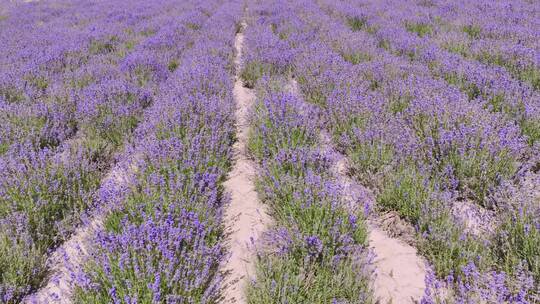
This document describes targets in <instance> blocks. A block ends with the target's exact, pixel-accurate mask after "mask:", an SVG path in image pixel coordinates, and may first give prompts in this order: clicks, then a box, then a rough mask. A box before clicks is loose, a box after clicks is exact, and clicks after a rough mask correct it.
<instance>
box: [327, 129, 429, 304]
mask: <svg viewBox="0 0 540 304" xmlns="http://www.w3.org/2000/svg"><path fill="white" fill-rule="evenodd" d="M321 143H322V145H323V149H327V150H329V151H331V152H332V153H333V154H334V155H335V157H336V161H335V164H334V168H333V171H334V174H335V175H336V177H337V179H338V183H339V184H340V185H342V187H343V193H344V196H345V198H346V200H347V201H348V203H349V204H351V207H352V208H358V207H359V204H368V205H369V206H373V204H374V203H375V199H374V195H373V194H372V193H371V191H370V190H369V189H367V188H365V187H363V186H362V185H360V184H358V183H356V182H355V181H353V180H352V179H351V178H350V177H349V176H348V175H347V168H348V167H349V165H348V160H347V158H346V157H345V156H344V155H342V154H341V153H339V152H337V151H336V150H335V149H334V148H333V147H332V141H331V138H330V136H329V134H328V133H326V132H325V131H322V132H321ZM368 233H369V236H368V237H369V246H370V248H371V250H373V253H374V254H375V259H374V261H373V263H374V268H375V278H374V282H373V290H374V294H375V298H376V299H377V301H378V303H381V304H386V303H394V304H395V303H400V304H406V303H417V302H419V301H420V299H421V298H422V296H423V295H424V290H425V288H426V284H425V281H424V280H425V277H426V264H427V263H426V261H425V260H424V259H423V258H422V257H421V256H419V255H418V254H417V250H416V248H414V247H413V246H411V245H409V244H407V243H405V242H404V241H402V240H400V239H396V238H392V237H390V236H389V235H388V233H387V232H386V231H384V230H382V229H381V228H379V226H378V221H377V219H376V218H374V219H370V220H369V221H368Z"/></svg>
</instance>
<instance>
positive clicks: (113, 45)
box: [88, 36, 119, 55]
mask: <svg viewBox="0 0 540 304" xmlns="http://www.w3.org/2000/svg"><path fill="white" fill-rule="evenodd" d="M118 43H119V38H118V37H117V36H111V37H108V38H106V39H101V40H97V39H94V40H92V41H90V45H89V46H88V51H89V53H90V55H105V54H109V53H112V52H114V51H116V49H117V48H118Z"/></svg>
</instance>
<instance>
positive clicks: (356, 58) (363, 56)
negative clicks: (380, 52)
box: [342, 51, 371, 65]
mask: <svg viewBox="0 0 540 304" xmlns="http://www.w3.org/2000/svg"><path fill="white" fill-rule="evenodd" d="M342 57H343V59H345V61H347V62H350V63H351V64H354V65H356V64H359V63H362V62H366V61H370V60H371V54H369V53H365V52H361V51H359V52H353V53H344V54H342Z"/></svg>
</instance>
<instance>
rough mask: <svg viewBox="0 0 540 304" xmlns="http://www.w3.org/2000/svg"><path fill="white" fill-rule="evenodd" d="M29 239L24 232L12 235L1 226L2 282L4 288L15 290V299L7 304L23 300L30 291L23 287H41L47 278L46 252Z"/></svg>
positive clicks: (0, 256) (0, 255) (0, 262)
mask: <svg viewBox="0 0 540 304" xmlns="http://www.w3.org/2000/svg"><path fill="white" fill-rule="evenodd" d="M27 237H28V236H27V235H24V232H20V231H19V232H15V231H11V233H10V231H8V229H6V227H1V226H0V282H2V287H7V288H10V287H12V288H15V290H14V292H13V293H14V298H13V299H12V300H11V301H10V302H4V303H6V304H11V303H18V302H20V301H21V300H22V298H23V296H24V295H25V294H26V293H27V292H28V290H26V289H25V288H21V286H28V287H36V286H39V284H40V283H41V282H42V280H43V279H45V277H46V273H47V272H46V267H45V265H46V260H47V256H46V255H45V254H44V252H45V250H44V248H37V247H36V246H35V245H34V244H32V241H31V240H28V239H25V238H27ZM17 287H19V288H17Z"/></svg>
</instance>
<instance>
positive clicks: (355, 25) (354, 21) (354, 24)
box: [347, 17, 367, 32]
mask: <svg viewBox="0 0 540 304" xmlns="http://www.w3.org/2000/svg"><path fill="white" fill-rule="evenodd" d="M347 24H348V25H349V27H350V28H351V30H352V31H353V32H358V31H361V30H363V29H365V28H366V27H367V18H365V17H351V18H348V19H347Z"/></svg>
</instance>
